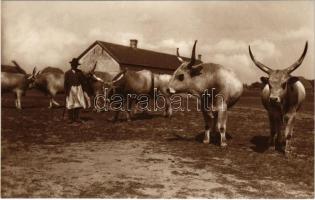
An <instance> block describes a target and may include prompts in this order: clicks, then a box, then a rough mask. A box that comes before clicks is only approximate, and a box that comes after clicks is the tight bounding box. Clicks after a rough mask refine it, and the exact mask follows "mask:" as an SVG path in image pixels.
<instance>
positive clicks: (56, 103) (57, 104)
mask: <svg viewBox="0 0 315 200" xmlns="http://www.w3.org/2000/svg"><path fill="white" fill-rule="evenodd" d="M51 101H52V103H53V104H54V105H55V106H60V104H59V103H58V102H57V101H55V100H54V98H53V97H51Z"/></svg>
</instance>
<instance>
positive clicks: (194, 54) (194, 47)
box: [188, 40, 198, 66]
mask: <svg viewBox="0 0 315 200" xmlns="http://www.w3.org/2000/svg"><path fill="white" fill-rule="evenodd" d="M197 41H198V40H195V43H194V46H193V49H192V52H191V59H190V62H189V64H188V66H192V65H194V63H195V62H196V44H197Z"/></svg>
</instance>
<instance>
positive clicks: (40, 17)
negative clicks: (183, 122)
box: [1, 1, 314, 82]
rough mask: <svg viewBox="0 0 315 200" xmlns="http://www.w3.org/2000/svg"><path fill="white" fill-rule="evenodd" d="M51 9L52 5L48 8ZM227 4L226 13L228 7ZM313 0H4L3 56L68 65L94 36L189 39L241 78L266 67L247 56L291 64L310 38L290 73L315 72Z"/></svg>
mask: <svg viewBox="0 0 315 200" xmlns="http://www.w3.org/2000/svg"><path fill="white" fill-rule="evenodd" d="M47 8H49V9H47ZM227 11H228V12H227ZM313 17H314V2H312V1H301V2H297V1H294V2H286V1H284V2H279V1H250V2H248V1H246V2H245V1H231V2H230V1H223V2H218V1H202V2H189V1H182V2H168V1H165V2H145V1H139V2H110V1H92V2H87V1H79V2H71V1H57V2H53V1H48V2H46V1H45V2H42V1H35V2H23V1H16V2H9V1H4V2H2V35H1V44H2V56H1V58H2V62H3V63H7V64H8V63H9V62H10V60H12V59H16V60H17V61H18V62H20V64H21V65H23V66H24V67H25V68H26V70H27V71H28V72H30V71H31V70H32V68H33V66H35V65H36V66H38V67H39V68H44V67H46V66H48V65H51V66H57V67H61V68H63V69H66V68H68V67H69V64H68V62H69V60H71V58H72V57H75V56H78V55H79V54H80V53H81V52H82V51H84V50H85V49H86V48H87V47H88V46H89V45H90V44H91V43H93V42H94V41H95V40H103V41H107V42H113V43H118V44H123V45H129V39H138V47H139V48H144V49H150V50H155V51H160V52H165V53H171V54H175V52H176V48H180V53H181V55H183V56H188V57H189V56H190V54H191V48H192V46H193V43H194V40H196V39H197V40H198V44H197V54H202V59H203V61H204V62H215V63H219V64H222V65H226V66H228V67H230V68H232V69H233V70H235V71H236V73H237V74H239V76H240V77H241V79H242V80H244V81H245V82H251V81H254V80H259V76H261V75H262V74H263V73H262V72H261V71H259V70H258V69H257V68H256V67H255V66H254V65H253V64H252V61H251V60H250V58H249V55H248V45H251V47H252V51H253V53H254V55H255V57H256V58H257V59H259V60H260V61H262V62H264V63H265V64H266V65H269V66H271V67H274V68H284V67H287V66H289V65H290V64H292V63H293V62H294V61H295V60H296V59H297V58H298V57H299V56H300V54H301V53H302V50H303V47H304V46H303V45H304V43H305V41H306V40H308V41H309V50H308V53H307V56H306V58H305V60H304V63H303V64H302V66H301V67H300V68H299V69H298V70H296V71H295V72H294V74H295V75H303V76H306V77H307V78H314V45H313V43H314V19H313Z"/></svg>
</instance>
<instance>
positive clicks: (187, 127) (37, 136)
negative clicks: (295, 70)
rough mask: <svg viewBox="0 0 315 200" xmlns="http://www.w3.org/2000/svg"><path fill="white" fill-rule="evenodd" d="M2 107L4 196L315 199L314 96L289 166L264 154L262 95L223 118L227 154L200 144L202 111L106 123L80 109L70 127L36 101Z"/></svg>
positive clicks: (254, 94) (299, 124)
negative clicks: (77, 121)
mask: <svg viewBox="0 0 315 200" xmlns="http://www.w3.org/2000/svg"><path fill="white" fill-rule="evenodd" d="M62 99H63V96H62V95H60V96H59V97H58V98H57V100H58V101H59V102H62ZM1 101H2V108H1V117H2V118H1V123H2V124H1V134H2V135H1V173H2V174H1V195H2V197H103V198H190V197H194V198H314V110H313V107H314V104H313V103H314V102H313V101H314V96H313V95H312V94H308V97H307V100H306V102H305V103H304V105H303V107H302V109H301V111H300V112H299V113H298V116H297V120H296V124H295V132H294V135H293V147H294V150H293V153H292V156H291V157H289V158H287V157H285V156H284V155H282V154H281V153H278V152H275V151H274V150H273V149H272V148H270V149H268V148H267V145H266V142H267V138H268V135H269V125H268V120H267V114H266V111H265V110H264V109H263V107H262V105H261V101H260V97H259V92H258V91H251V92H246V93H245V94H244V95H243V97H242V98H241V100H240V101H239V102H238V103H237V104H236V105H235V106H234V107H233V108H232V109H231V110H230V111H229V119H228V131H227V132H228V136H229V137H228V147H227V148H225V149H222V148H221V147H219V146H218V145H217V144H209V145H205V144H203V143H202V138H203V128H204V124H203V119H202V115H201V113H199V112H176V113H174V115H173V118H172V119H170V120H169V119H166V118H164V117H162V116H161V113H159V112H152V113H150V114H138V115H136V116H134V118H135V120H134V121H132V122H126V121H124V120H121V121H119V122H117V123H112V122H111V121H109V120H108V119H109V118H110V117H111V116H112V114H111V113H108V112H103V113H96V112H92V111H85V112H83V113H82V114H81V116H82V118H83V119H84V120H85V122H84V124H83V125H81V126H79V127H74V126H69V124H67V122H66V121H64V120H62V119H61V117H62V112H63V109H62V108H59V109H52V110H49V109H48V108H47V107H48V98H47V97H45V96H44V95H42V94H40V93H37V92H33V91H30V92H29V93H28V94H27V96H26V97H25V98H24V99H23V102H22V106H23V107H24V109H23V110H21V111H17V110H16V109H15V108H14V106H13V105H14V102H13V95H10V94H8V95H3V96H2V100H1Z"/></svg>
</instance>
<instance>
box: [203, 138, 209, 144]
mask: <svg viewBox="0 0 315 200" xmlns="http://www.w3.org/2000/svg"><path fill="white" fill-rule="evenodd" d="M202 142H203V143H204V144H210V140H209V139H204V140H203V141H202Z"/></svg>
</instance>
